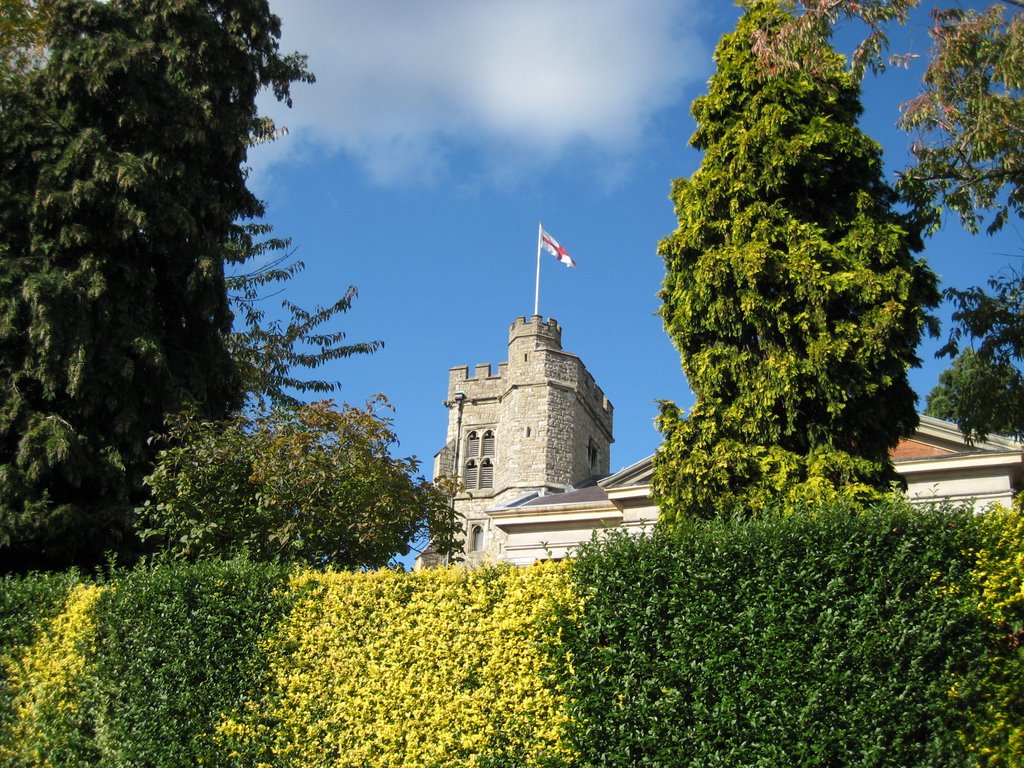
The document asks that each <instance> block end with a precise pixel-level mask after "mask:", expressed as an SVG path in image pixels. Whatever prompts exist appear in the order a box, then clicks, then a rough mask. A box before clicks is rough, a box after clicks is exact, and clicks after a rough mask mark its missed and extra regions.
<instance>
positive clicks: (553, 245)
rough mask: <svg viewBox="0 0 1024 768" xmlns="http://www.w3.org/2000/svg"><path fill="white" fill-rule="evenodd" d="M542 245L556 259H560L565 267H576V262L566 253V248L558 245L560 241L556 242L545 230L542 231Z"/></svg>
mask: <svg viewBox="0 0 1024 768" xmlns="http://www.w3.org/2000/svg"><path fill="white" fill-rule="evenodd" d="M540 244H541V245H542V246H543V247H544V250H545V251H547V252H548V253H550V254H551V255H552V256H554V257H555V258H556V259H558V260H559V261H560V262H562V263H563V264H565V266H567V267H575V266H576V262H575V261H573V260H572V256H570V255H569V254H568V253H567V252H566V250H565V248H563V247H562V246H560V245H559V244H558V241H557V240H555V238H553V237H552V236H551V235H549V234H548V233H547V232H545V231H544V230H543V229H542V230H541V231H540ZM538 263H539V262H538Z"/></svg>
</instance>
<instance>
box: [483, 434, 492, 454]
mask: <svg viewBox="0 0 1024 768" xmlns="http://www.w3.org/2000/svg"><path fill="white" fill-rule="evenodd" d="M483 455H484V456H493V455H494V432H493V431H491V430H489V429H488V430H487V431H486V432H484V452H483Z"/></svg>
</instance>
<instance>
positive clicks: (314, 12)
mask: <svg viewBox="0 0 1024 768" xmlns="http://www.w3.org/2000/svg"><path fill="white" fill-rule="evenodd" d="M273 9H274V12H275V13H277V14H278V15H279V16H280V17H281V19H282V23H283V30H284V34H283V41H282V49H283V50H285V51H290V50H298V51H302V52H305V53H307V54H309V59H310V68H311V69H312V70H313V72H314V73H315V74H316V77H317V83H316V85H314V86H312V87H311V88H306V87H298V88H296V89H295V93H294V95H295V108H294V109H292V110H284V109H283V108H280V107H278V106H277V105H275V104H271V103H270V100H269V99H268V100H267V101H266V102H265V105H264V106H265V109H266V111H267V112H268V113H269V114H271V115H272V116H274V117H275V119H277V120H278V121H279V122H281V123H284V124H286V125H287V126H288V128H289V130H290V135H289V136H288V138H287V139H285V140H283V141H281V142H278V143H277V144H276V145H275V146H272V147H269V148H261V149H260V150H258V151H257V152H256V153H255V154H254V162H255V164H256V165H257V170H258V171H260V172H263V171H265V170H266V169H267V168H269V167H272V166H273V165H274V164H275V163H278V162H283V161H285V160H286V159H287V160H288V161H293V160H295V158H296V155H298V156H299V157H301V156H302V155H303V154H306V153H309V152H316V153H322V152H323V151H328V152H336V151H340V152H345V153H348V154H349V155H351V156H352V157H354V158H356V159H357V160H358V161H359V162H360V163H361V164H362V165H363V166H364V167H365V168H366V170H367V172H368V173H369V175H370V176H371V177H372V178H373V179H374V180H375V181H377V182H379V183H383V184H387V183H392V182H396V181H399V180H403V181H409V180H414V181H423V180H425V179H430V178H438V177H439V176H441V175H443V174H444V172H445V170H446V168H447V167H448V162H447V157H446V154H447V153H451V152H458V151H461V150H469V151H471V152H473V153H475V156H477V157H479V158H483V160H481V161H480V162H482V163H483V164H485V165H488V166H490V170H492V171H495V173H496V174H499V175H500V174H506V175H507V173H508V169H509V168H510V167H513V166H514V165H516V164H518V163H520V162H523V161H527V162H532V163H534V164H537V163H544V162H550V161H552V160H554V159H557V158H558V157H559V155H560V153H562V152H564V151H566V150H567V149H569V148H574V147H576V148H578V147H584V148H587V149H592V150H595V151H597V152H599V153H604V154H607V155H609V156H613V157H622V156H628V154H629V151H630V149H631V148H633V147H635V146H636V144H637V142H638V141H639V139H640V138H641V137H642V135H643V130H644V128H645V126H646V125H647V122H648V120H649V119H650V118H651V116H652V115H653V114H654V113H656V112H657V111H658V110H659V109H662V108H664V107H666V106H669V105H671V104H673V103H675V102H677V101H679V100H680V98H682V96H683V94H682V88H683V86H684V85H685V84H687V83H688V82H690V81H692V80H693V79H695V78H700V79H703V78H704V77H705V76H706V74H707V71H708V50H707V46H706V45H705V44H703V43H702V42H701V41H700V40H699V38H698V35H697V32H696V29H695V26H696V24H695V21H694V19H695V16H696V15H697V14H698V13H699V3H698V2H697V1H696V0H515V1H512V0H337V1H335V2H329V3H323V2H317V1H315V0H278V2H276V3H274V4H273ZM527 159H529V160H527Z"/></svg>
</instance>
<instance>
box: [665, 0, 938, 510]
mask: <svg viewBox="0 0 1024 768" xmlns="http://www.w3.org/2000/svg"><path fill="white" fill-rule="evenodd" d="M745 5H746V9H745V13H744V15H743V17H742V18H741V20H740V22H739V24H738V26H737V29H736V31H735V32H734V33H731V34H728V35H726V36H724V37H723V39H722V41H721V42H720V44H719V46H718V48H717V50H716V54H715V61H716V63H717V66H718V69H717V72H716V73H715V74H714V75H713V77H712V78H711V80H710V84H709V92H708V93H707V95H705V96H702V97H700V98H698V99H697V100H696V101H695V102H694V105H693V114H694V117H695V118H696V122H697V131H696V133H695V134H694V135H693V137H692V138H691V144H692V145H693V146H694V147H696V148H697V149H700V150H703V151H704V158H703V161H702V164H701V167H700V168H699V169H698V171H697V172H696V173H695V174H694V175H693V176H692V178H690V179H678V180H676V182H675V183H674V185H673V191H672V198H673V201H674V203H675V208H676V214H677V216H678V219H679V226H678V228H677V229H676V231H675V232H674V233H673V234H672V235H670V236H669V237H667V238H665V239H664V240H663V241H662V243H661V244H660V246H659V253H660V254H661V256H662V257H663V258H664V260H665V265H666V276H665V282H664V286H663V288H662V291H661V294H660V296H661V298H662V300H663V306H662V309H661V315H662V318H663V320H664V323H665V328H666V330H667V332H668V333H669V335H670V336H671V338H672V340H673V342H674V343H675V345H676V347H677V348H678V350H679V352H680V355H681V358H682V366H683V370H684V372H685V374H686V376H687V379H688V381H689V383H690V386H691V388H692V389H693V391H694V393H695V394H696V402H695V404H694V406H693V407H692V409H691V410H690V411H689V413H687V414H685V416H684V415H683V414H682V413H681V412H680V410H679V409H678V408H677V407H676V406H675V405H674V404H672V403H668V402H666V403H664V404H663V406H662V412H661V415H660V417H659V427H660V429H661V430H662V432H663V433H664V442H663V444H662V445H661V447H660V448H659V450H658V452H657V454H656V456H655V476H654V491H655V494H656V496H657V497H658V498H659V501H660V504H661V509H662V515H663V519H664V520H665V522H666V523H667V524H669V525H671V524H673V522H675V521H678V520H679V519H680V518H681V517H683V516H708V517H710V516H715V515H723V514H758V513H760V512H762V511H764V510H766V509H768V508H770V507H772V506H773V505H777V504H779V505H786V504H794V503H799V502H800V501H802V500H816V499H821V498H823V497H829V496H837V495H838V496H846V497H851V498H854V499H863V498H865V497H871V496H872V495H873V494H874V493H876V492H878V491H880V490H882V489H886V488H887V487H888V486H889V484H890V483H892V482H893V481H894V480H895V479H896V475H895V473H894V471H893V469H892V465H891V462H890V461H889V458H888V451H889V449H890V448H892V447H893V446H894V445H895V444H896V443H897V442H898V440H899V438H900V437H901V436H905V435H909V434H910V433H911V432H912V430H913V429H914V427H915V426H916V424H917V415H916V412H915V402H916V396H915V395H914V393H913V391H912V390H911V388H910V386H909V384H908V381H907V376H906V372H907V368H908V367H909V366H911V365H915V364H917V362H918V360H917V357H916V356H915V348H916V347H917V345H918V342H919V341H920V339H921V336H922V333H923V331H924V330H925V328H929V329H931V330H932V331H933V332H934V328H933V324H934V321H933V320H932V319H931V318H930V317H929V316H928V314H927V308H929V307H932V306H934V305H935V304H937V302H938V293H937V287H936V278H935V276H934V274H933V273H932V272H931V271H930V270H929V269H928V268H927V267H926V266H925V265H924V264H923V263H922V262H921V261H920V260H918V259H917V258H916V257H915V255H914V252H915V251H919V250H920V249H921V247H922V243H921V237H920V233H921V226H920V223H919V217H917V216H915V215H913V213H914V212H913V211H912V212H911V213H910V214H906V213H901V212H900V209H899V207H898V206H899V200H898V198H897V196H896V194H895V192H894V191H893V189H892V188H891V187H889V186H888V185H887V184H886V183H885V181H884V179H883V174H882V161H881V150H880V148H879V146H878V145H877V144H876V143H875V142H874V141H872V140H871V139H870V138H868V137H867V136H865V135H864V134H863V133H862V132H861V131H860V129H859V128H858V127H857V118H858V116H859V114H860V112H861V106H860V101H859V89H858V87H857V84H856V82H855V81H854V80H853V79H852V78H851V77H850V76H849V75H848V74H846V73H844V68H843V62H842V59H841V57H840V56H838V55H837V54H835V53H831V52H830V53H829V54H828V58H827V60H824V61H822V62H821V65H822V68H823V70H824V75H822V74H819V76H818V78H817V79H815V80H812V79H810V78H808V77H805V76H802V75H801V74H800V73H798V72H796V73H785V74H782V75H779V76H777V77H762V75H761V72H760V70H759V64H758V61H757V60H756V57H755V56H754V54H753V53H752V50H751V47H752V44H751V40H752V37H753V36H754V35H755V33H757V32H759V31H762V30H764V29H766V28H767V29H770V28H772V27H774V26H777V25H779V24H782V23H784V22H785V21H787V20H788V16H787V15H786V13H785V12H784V11H783V10H782V9H781V8H780V6H779V4H778V3H777V2H771V0H751V1H750V2H747V3H745Z"/></svg>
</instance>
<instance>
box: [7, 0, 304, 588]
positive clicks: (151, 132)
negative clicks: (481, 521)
mask: <svg viewBox="0 0 1024 768" xmlns="http://www.w3.org/2000/svg"><path fill="white" fill-rule="evenodd" d="M47 9H48V16H47V23H46V25H45V28H44V30H43V33H44V50H45V58H44V60H43V61H42V62H41V63H39V65H38V66H35V67H26V68H25V71H24V72H23V73H21V74H19V76H17V77H10V78H4V79H3V80H2V82H0V381H2V382H3V386H2V389H0V563H3V566H2V567H4V568H19V567H60V566H64V565H67V564H70V563H78V564H82V565H88V564H91V563H95V562H97V561H98V560H99V559H100V558H102V556H103V553H104V552H105V551H107V550H111V549H112V550H121V551H131V550H133V549H134V547H135V544H136V542H135V541H134V539H133V534H132V532H131V531H132V528H131V522H132V517H133V515H132V509H133V507H134V505H135V504H136V503H138V502H139V501H140V500H141V499H142V498H143V495H144V493H143V482H142V481H143V477H144V476H145V475H146V474H147V473H148V472H149V471H150V470H151V463H152V459H153V457H154V455H155V448H154V447H153V446H152V445H150V444H149V442H148V441H149V438H150V437H151V435H152V434H153V433H155V432H158V431H160V429H161V428H162V426H163V422H164V419H165V417H166V415H167V414H168V413H172V412H175V411H177V410H179V409H180V408H181V407H182V406H183V405H184V404H185V403H188V402H191V403H197V404H198V407H199V409H200V413H201V414H202V415H203V416H206V417H211V418H221V417H224V416H225V415H226V414H228V413H229V412H230V411H232V410H233V409H235V408H237V407H238V406H239V405H240V403H241V400H242V386H241V382H240V377H239V374H238V371H237V369H236V366H235V365H234V363H233V361H232V357H231V354H230V350H229V334H230V332H231V320H232V318H231V312H230V310H229V306H228V298H227V293H226V288H225V277H224V269H225V265H226V264H231V263H233V262H238V261H241V260H243V259H244V258H245V257H246V256H248V255H249V254H250V253H251V252H252V245H253V244H252V240H251V236H250V234H249V231H248V230H247V229H246V226H245V220H246V219H252V218H257V217H259V216H260V215H261V214H262V213H263V206H262V204H261V203H260V202H259V200H257V199H256V198H255V197H254V196H253V195H252V193H251V192H250V191H249V190H248V189H247V187H246V183H245V175H246V169H245V167H244V163H245V160H246V153H247V149H248V147H249V146H251V144H252V143H253V142H254V141H257V140H260V139H261V138H265V137H267V136H269V135H272V134H273V125H272V124H271V123H270V122H269V121H268V120H266V119H265V118H262V117H260V116H259V114H258V113H257V110H256V105H255V99H256V96H257V94H258V93H259V92H260V91H261V90H263V89H264V88H270V89H272V90H273V92H274V94H275V95H276V96H277V98H279V99H282V100H285V101H288V100H289V85H290V84H291V83H293V82H295V81H296V80H310V79H311V77H310V75H309V74H308V73H307V72H306V69H305V61H304V58H303V57H301V56H297V55H289V56H284V55H282V54H281V53H280V52H279V49H278V38H279V35H280V23H279V20H278V19H277V17H275V16H274V15H273V14H271V13H270V10H269V7H268V4H267V2H266V0H244V1H243V2H238V1H237V0H233V1H229V0H175V2H164V1H162V0H111V1H110V2H98V1H97V0H55V2H53V3H47Z"/></svg>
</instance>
